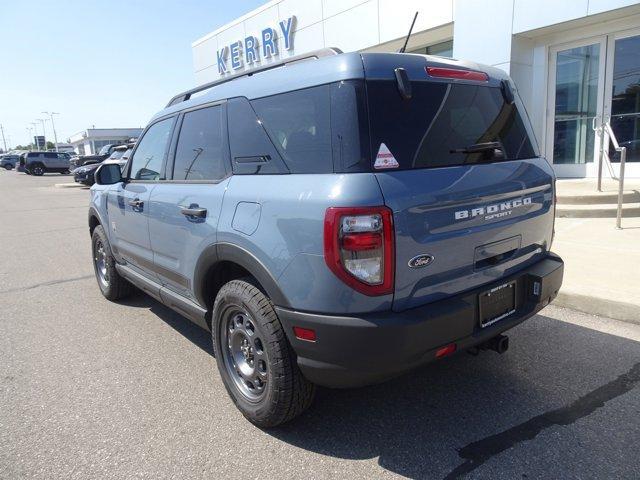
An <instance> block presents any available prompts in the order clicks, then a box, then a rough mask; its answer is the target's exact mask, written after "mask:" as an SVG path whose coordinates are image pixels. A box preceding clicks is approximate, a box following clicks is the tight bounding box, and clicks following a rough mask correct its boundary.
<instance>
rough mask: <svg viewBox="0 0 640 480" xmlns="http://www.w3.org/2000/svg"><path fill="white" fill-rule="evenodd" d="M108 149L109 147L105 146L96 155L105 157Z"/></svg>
mask: <svg viewBox="0 0 640 480" xmlns="http://www.w3.org/2000/svg"><path fill="white" fill-rule="evenodd" d="M110 148H111V145H105V146H104V147H102V148H101V149H100V153H98V155H107V154H108V153H109V149H110Z"/></svg>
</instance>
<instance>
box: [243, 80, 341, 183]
mask: <svg viewBox="0 0 640 480" xmlns="http://www.w3.org/2000/svg"><path fill="white" fill-rule="evenodd" d="M329 95H330V86H329V85H322V86H319V87H313V88H307V89H304V90H297V91H294V92H288V93H283V94H279V95H273V96H270V97H265V98H260V99H257V100H253V101H252V102H251V105H252V106H253V108H254V110H255V112H256V113H257V115H258V117H259V118H260V120H261V121H262V123H263V125H264V128H265V129H266V130H267V132H268V133H269V136H270V137H271V140H272V141H273V143H274V144H275V145H276V147H278V150H279V151H280V153H281V154H282V156H283V158H284V161H285V163H286V164H287V167H288V168H289V170H290V171H291V173H327V172H332V171H333V160H332V152H331V116H330V96H329Z"/></svg>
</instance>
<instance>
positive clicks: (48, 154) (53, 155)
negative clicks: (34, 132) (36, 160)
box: [44, 152, 58, 159]
mask: <svg viewBox="0 0 640 480" xmlns="http://www.w3.org/2000/svg"><path fill="white" fill-rule="evenodd" d="M44 158H55V159H57V158H58V154H57V153H52V152H46V153H45V154H44Z"/></svg>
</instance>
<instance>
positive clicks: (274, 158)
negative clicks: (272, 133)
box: [227, 97, 289, 174]
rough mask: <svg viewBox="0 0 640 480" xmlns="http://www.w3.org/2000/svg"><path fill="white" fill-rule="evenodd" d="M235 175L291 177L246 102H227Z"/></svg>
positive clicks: (239, 100)
mask: <svg viewBox="0 0 640 480" xmlns="http://www.w3.org/2000/svg"><path fill="white" fill-rule="evenodd" d="M227 118H228V125H229V144H230V145H229V146H230V148H231V158H232V160H233V162H232V164H233V173H236V174H273V173H289V170H288V169H287V167H286V166H285V165H284V162H283V161H282V158H281V157H280V154H279V153H278V151H277V150H276V149H275V147H274V146H273V143H271V140H270V139H269V137H268V135H267V133H266V132H265V130H264V128H263V126H262V124H261V123H260V121H259V120H258V117H256V113H255V112H254V111H253V108H251V105H250V104H249V101H248V100H247V99H246V98H243V97H239V98H232V99H231V100H229V102H227Z"/></svg>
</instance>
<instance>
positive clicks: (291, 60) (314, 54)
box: [165, 47, 342, 108]
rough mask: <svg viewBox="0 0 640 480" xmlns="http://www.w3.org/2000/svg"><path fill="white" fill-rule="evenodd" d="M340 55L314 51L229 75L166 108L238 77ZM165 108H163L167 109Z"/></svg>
mask: <svg viewBox="0 0 640 480" xmlns="http://www.w3.org/2000/svg"><path fill="white" fill-rule="evenodd" d="M341 53H342V50H340V49H339V48H333V47H331V48H322V49H320V50H314V51H313V52H307V53H302V54H300V55H295V56H293V57H288V58H285V59H283V60H281V61H279V62H274V63H270V64H268V65H264V66H262V67H258V68H254V69H251V70H247V71H243V72H238V73H235V74H233V75H229V76H227V77H224V78H221V79H219V80H215V81H213V82H209V83H205V84H204V85H200V86H199V87H196V88H192V89H191V90H187V91H186V92H182V93H179V94H178V95H176V96H175V97H173V98H172V99H171V100H170V101H169V103H167V107H170V106H171V105H176V104H177V103H181V102H186V101H187V100H189V99H190V98H191V96H192V95H194V94H195V93H200V92H203V91H205V90H209V89H210V88H213V87H215V86H217V85H221V84H223V83H227V82H230V81H231V80H235V79H236V78H240V77H250V76H251V75H253V74H254V73H259V72H264V71H265V70H271V69H273V68H278V67H283V66H285V65H288V64H290V63H298V62H303V61H305V60H311V59H318V58H322V57H330V56H333V55H339V54H341ZM167 107H165V108H167Z"/></svg>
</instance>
